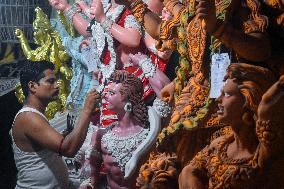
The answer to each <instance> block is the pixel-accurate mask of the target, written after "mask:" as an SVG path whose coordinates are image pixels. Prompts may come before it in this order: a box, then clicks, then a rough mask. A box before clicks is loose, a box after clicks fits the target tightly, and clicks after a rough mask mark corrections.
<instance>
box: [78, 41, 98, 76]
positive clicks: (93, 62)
mask: <svg viewBox="0 0 284 189" xmlns="http://www.w3.org/2000/svg"><path fill="white" fill-rule="evenodd" d="M81 51H82V55H83V57H84V62H85V64H86V65H87V68H88V72H95V71H97V70H98V62H99V61H100V60H99V59H98V56H97V55H96V53H95V51H94V48H92V47H89V46H88V47H85V48H82V50H81Z"/></svg>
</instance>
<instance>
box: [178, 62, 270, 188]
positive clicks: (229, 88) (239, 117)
mask: <svg viewBox="0 0 284 189" xmlns="http://www.w3.org/2000/svg"><path fill="white" fill-rule="evenodd" d="M225 81H226V82H225V85H224V87H223V89H222V94H221V96H220V97H219V98H218V107H219V110H218V112H217V113H218V119H219V120H220V121H221V122H224V123H226V124H228V125H229V126H230V127H231V129H232V131H231V133H230V134H228V135H224V136H221V137H219V138H217V139H215V140H213V141H212V142H211V144H210V145H208V146H206V147H205V148H204V149H203V150H201V151H200V152H199V153H198V154H197V155H196V156H195V157H194V158H193V160H192V161H191V162H190V163H189V164H188V165H187V166H186V167H184V168H183V170H182V173H181V175H180V176H179V187H180V188H181V189H183V188H261V186H262V184H261V182H260V181H261V178H262V177H261V173H262V172H261V169H260V168H261V167H260V166H259V163H258V156H259V152H260V151H259V150H260V149H261V147H260V146H261V144H262V143H263V141H266V142H267V139H268V140H269V139H270V138H269V136H270V135H267V134H264V132H266V131H264V130H263V129H264V128H263V129H260V123H259V121H258V126H257V127H258V128H259V129H257V132H255V128H256V121H257V111H258V105H259V103H260V102H261V101H263V100H265V99H263V100H261V99H262V95H263V94H264V93H265V92H266V90H267V89H268V88H269V87H270V86H271V85H272V84H273V83H274V81H275V78H274V76H273V74H272V73H271V72H270V71H269V70H267V69H265V68H262V67H258V66H252V65H248V64H242V63H239V64H231V65H230V66H229V68H228V71H227V75H226V76H225ZM264 98H265V97H264ZM260 136H261V137H260ZM266 136H268V138H265V137H266ZM258 139H260V140H258ZM266 144H267V143H266ZM264 145H265V144H264Z"/></svg>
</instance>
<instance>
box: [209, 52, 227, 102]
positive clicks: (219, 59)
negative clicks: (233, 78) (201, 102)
mask: <svg viewBox="0 0 284 189" xmlns="http://www.w3.org/2000/svg"><path fill="white" fill-rule="evenodd" d="M230 63H231V61H230V57H229V54H228V53H221V54H213V56H212V64H211V83H210V84H211V87H210V98H218V97H219V96H220V95H221V89H222V87H223V85H224V82H223V80H224V76H225V75H226V71H227V68H228V66H229V65H230Z"/></svg>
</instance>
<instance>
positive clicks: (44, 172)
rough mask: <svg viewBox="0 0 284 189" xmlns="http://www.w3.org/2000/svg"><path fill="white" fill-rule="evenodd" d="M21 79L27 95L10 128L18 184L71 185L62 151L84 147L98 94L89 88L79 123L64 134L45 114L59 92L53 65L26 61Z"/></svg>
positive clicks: (73, 151)
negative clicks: (52, 124)
mask: <svg viewBox="0 0 284 189" xmlns="http://www.w3.org/2000/svg"><path fill="white" fill-rule="evenodd" d="M20 82H21V86H22V89H23V93H24V95H25V98H26V99H25V103H24V107H23V108H22V109H21V110H20V111H19V112H18V114H17V115H16V117H15V120H14V123H13V125H12V129H11V136H12V139H13V150H14V158H15V163H16V166H17V169H18V176H17V177H18V180H17V186H16V188H18V189H22V188H28V189H32V188H34V189H41V188H42V189H43V188H46V189H50V188H69V187H68V172H67V167H66V165H65V164H64V162H63V160H62V159H61V157H60V156H59V155H63V156H67V157H73V156H74V155H75V154H76V152H77V151H78V150H79V148H80V147H81V145H82V143H83V141H84V139H85V137H86V133H87V130H88V126H89V123H90V118H91V114H92V111H93V109H94V107H95V104H96V103H98V101H99V94H98V93H97V92H96V91H91V92H89V94H88V96H87V98H86V100H85V104H84V106H83V109H82V111H81V114H80V117H79V119H78V121H77V126H76V127H75V128H74V130H73V131H72V132H71V133H70V134H68V135H67V136H66V137H63V136H62V135H61V134H60V133H58V132H57V131H56V130H55V129H54V128H52V127H51V126H50V124H49V122H48V120H47V119H46V117H45V116H44V115H43V113H44V111H45V108H46V107H47V105H48V103H49V102H51V101H53V100H55V99H56V98H57V96H58V94H59V88H58V85H57V79H56V77H55V74H54V65H53V64H52V63H50V62H46V61H41V62H30V61H27V62H26V65H25V67H24V69H23V70H22V72H21V75H20Z"/></svg>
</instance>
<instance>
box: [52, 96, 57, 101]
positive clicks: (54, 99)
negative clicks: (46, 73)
mask: <svg viewBox="0 0 284 189" xmlns="http://www.w3.org/2000/svg"><path fill="white" fill-rule="evenodd" d="M58 99H59V95H55V96H53V97H52V98H51V101H56V100H58Z"/></svg>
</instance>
